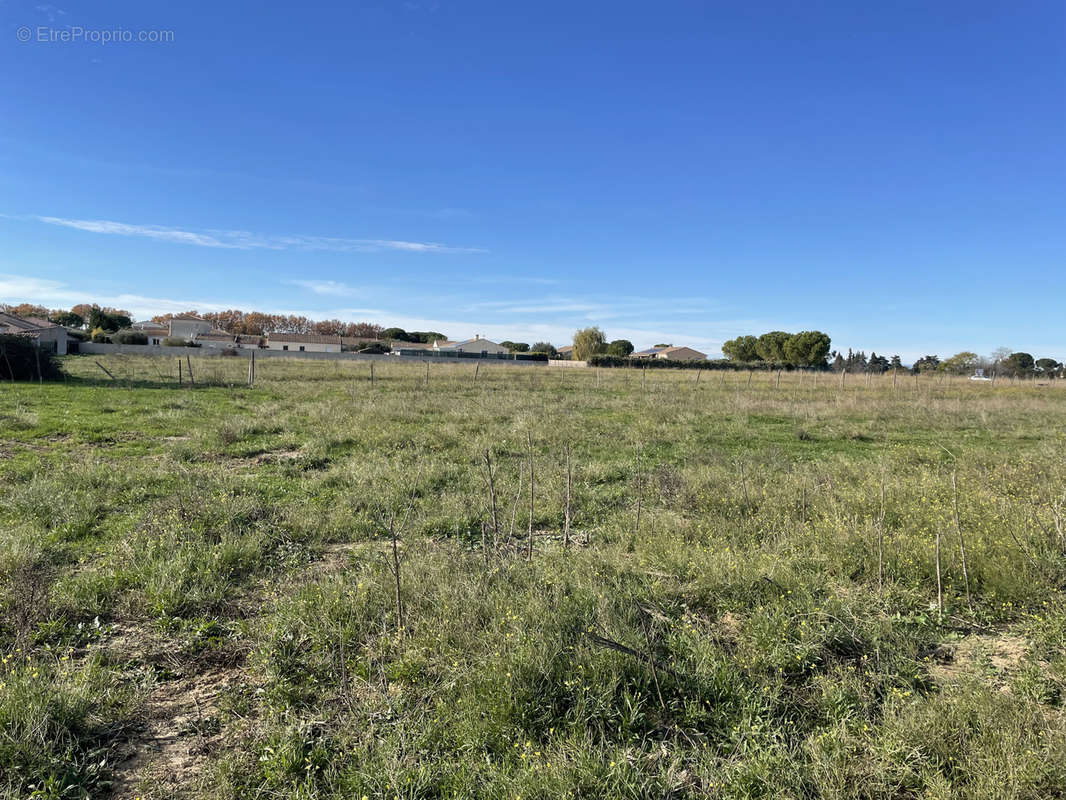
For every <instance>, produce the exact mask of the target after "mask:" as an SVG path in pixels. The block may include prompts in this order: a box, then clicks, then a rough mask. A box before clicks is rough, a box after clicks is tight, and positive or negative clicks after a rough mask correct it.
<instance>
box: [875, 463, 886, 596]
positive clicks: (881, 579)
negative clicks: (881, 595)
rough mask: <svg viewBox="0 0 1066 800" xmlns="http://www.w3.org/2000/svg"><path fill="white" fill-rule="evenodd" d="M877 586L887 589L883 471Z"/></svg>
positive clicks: (882, 474)
mask: <svg viewBox="0 0 1066 800" xmlns="http://www.w3.org/2000/svg"><path fill="white" fill-rule="evenodd" d="M877 586H878V588H879V589H881V591H884V589H885V475H884V473H881V514H880V515H879V516H878V518H877Z"/></svg>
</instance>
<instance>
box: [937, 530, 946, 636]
mask: <svg viewBox="0 0 1066 800" xmlns="http://www.w3.org/2000/svg"><path fill="white" fill-rule="evenodd" d="M935 541H936V608H937V615H938V616H939V617H940V620H941V621H943V620H944V584H943V582H942V580H941V577H940V526H939V525H938V526H937V529H936V539H935Z"/></svg>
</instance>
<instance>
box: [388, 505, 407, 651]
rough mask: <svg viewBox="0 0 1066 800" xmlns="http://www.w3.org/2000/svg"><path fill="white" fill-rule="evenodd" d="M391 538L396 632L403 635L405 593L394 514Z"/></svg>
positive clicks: (390, 532) (390, 531) (390, 526)
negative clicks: (402, 589)
mask: <svg viewBox="0 0 1066 800" xmlns="http://www.w3.org/2000/svg"><path fill="white" fill-rule="evenodd" d="M388 524H389V538H390V539H391V540H392V563H391V564H390V565H389V566H390V568H391V570H392V577H393V580H394V581H395V582H396V633H398V634H399V635H400V636H403V632H404V624H403V593H402V591H401V586H402V583H401V578H400V565H401V563H402V562H401V559H400V547H399V536H398V534H397V533H396V520H395V519H393V517H392V515H391V514H390V515H389V521H388Z"/></svg>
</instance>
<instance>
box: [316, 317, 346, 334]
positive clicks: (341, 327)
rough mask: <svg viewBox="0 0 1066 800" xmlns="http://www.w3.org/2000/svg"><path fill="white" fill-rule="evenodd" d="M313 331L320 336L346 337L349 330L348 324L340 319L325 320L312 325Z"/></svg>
mask: <svg viewBox="0 0 1066 800" xmlns="http://www.w3.org/2000/svg"><path fill="white" fill-rule="evenodd" d="M311 327H312V329H313V331H314V332H315V333H317V334H318V335H319V336H344V335H345V334H346V332H347V330H348V323H346V322H341V321H340V320H339V319H324V320H320V321H319V322H314V323H312V325H311Z"/></svg>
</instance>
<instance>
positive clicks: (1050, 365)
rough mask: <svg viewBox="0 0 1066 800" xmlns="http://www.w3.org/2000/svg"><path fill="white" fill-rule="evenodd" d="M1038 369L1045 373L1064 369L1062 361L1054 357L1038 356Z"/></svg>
mask: <svg viewBox="0 0 1066 800" xmlns="http://www.w3.org/2000/svg"><path fill="white" fill-rule="evenodd" d="M1036 366H1037V369H1039V370H1040V371H1041V372H1044V373H1054V372H1059V371H1060V370H1061V369H1062V362H1060V361H1056V360H1055V359H1053V358H1038V359H1037V360H1036Z"/></svg>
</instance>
